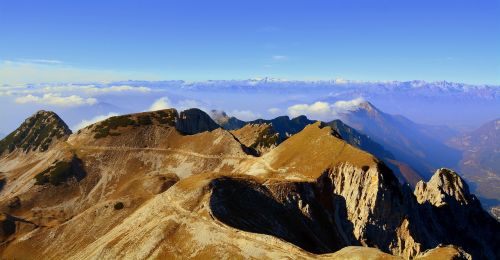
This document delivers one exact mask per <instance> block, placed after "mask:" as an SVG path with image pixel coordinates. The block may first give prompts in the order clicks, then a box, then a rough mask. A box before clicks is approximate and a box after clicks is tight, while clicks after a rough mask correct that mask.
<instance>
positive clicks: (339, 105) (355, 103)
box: [333, 97, 365, 110]
mask: <svg viewBox="0 0 500 260" xmlns="http://www.w3.org/2000/svg"><path fill="white" fill-rule="evenodd" d="M363 102H365V99H364V98H361V97H360V98H356V99H353V100H340V101H337V102H335V104H333V106H334V107H335V109H336V110H353V109H356V108H357V107H359V105H360V104H361V103H363Z"/></svg>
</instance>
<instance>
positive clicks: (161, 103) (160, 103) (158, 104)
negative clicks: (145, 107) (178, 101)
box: [149, 97, 172, 111]
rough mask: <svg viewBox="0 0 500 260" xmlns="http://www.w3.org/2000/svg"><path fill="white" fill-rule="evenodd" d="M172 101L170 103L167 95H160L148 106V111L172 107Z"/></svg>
mask: <svg viewBox="0 0 500 260" xmlns="http://www.w3.org/2000/svg"><path fill="white" fill-rule="evenodd" d="M171 104H172V103H170V100H169V99H168V97H162V98H160V99H158V100H156V101H155V102H154V103H153V104H152V105H151V106H150V107H149V111H156V110H162V109H167V108H172V105H171Z"/></svg>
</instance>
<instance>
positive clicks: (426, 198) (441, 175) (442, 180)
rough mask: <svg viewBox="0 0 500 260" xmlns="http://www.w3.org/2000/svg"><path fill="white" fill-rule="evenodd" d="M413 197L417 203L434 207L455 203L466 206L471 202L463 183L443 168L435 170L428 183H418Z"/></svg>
mask: <svg viewBox="0 0 500 260" xmlns="http://www.w3.org/2000/svg"><path fill="white" fill-rule="evenodd" d="M415 196H416V197H417V201H418V202H419V203H421V204H422V203H425V202H429V203H430V204H432V205H434V206H436V207H441V206H443V205H447V204H449V203H457V202H458V203H459V204H460V205H467V204H469V203H470V200H472V197H471V194H470V193H469V187H468V186H467V184H466V183H465V181H464V180H463V179H462V178H460V176H459V175H458V174H457V173H456V172H454V171H452V170H449V169H445V168H441V169H439V170H437V171H436V173H434V175H433V176H432V178H431V179H430V180H429V182H423V181H420V182H418V183H417V186H416V187H415Z"/></svg>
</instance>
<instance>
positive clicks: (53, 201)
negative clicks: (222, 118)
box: [0, 110, 500, 259]
mask: <svg viewBox="0 0 500 260" xmlns="http://www.w3.org/2000/svg"><path fill="white" fill-rule="evenodd" d="M169 111H170V113H167V111H164V113H165V114H167V116H165V115H162V114H163V113H159V112H158V111H155V112H146V113H139V114H132V115H125V116H123V118H121V119H120V120H118V122H119V123H116V118H113V119H111V120H109V121H101V122H98V123H96V124H94V125H91V126H89V127H87V128H84V129H82V130H81V131H79V132H77V133H74V134H72V135H71V136H70V137H69V138H68V139H67V140H66V141H63V142H61V143H58V144H57V145H53V146H50V147H49V149H48V150H47V151H45V152H43V153H31V154H28V155H27V156H26V157H23V158H22V160H20V158H13V157H12V156H0V171H1V172H2V174H3V175H4V176H5V177H6V183H5V185H4V187H3V189H1V190H0V210H1V211H2V212H5V214H9V215H12V216H15V217H16V218H19V219H24V220H26V221H30V222H32V223H34V224H35V225H33V226H30V225H28V226H24V227H23V228H17V227H16V229H15V230H14V231H13V232H9V233H8V234H9V235H7V236H6V237H5V241H6V242H5V243H3V244H2V245H1V246H0V254H1V255H2V257H5V258H25V257H36V256H44V257H48V258H74V259H87V258H100V259H116V258H122V257H133V258H138V259H143V258H183V257H200V258H207V257H209V258H221V257H231V256H232V257H243V258H244V257H259V258H268V259H271V258H283V257H299V258H304V259H312V258H328V257H331V258H333V259H336V258H338V259H342V258H343V257H345V256H346V254H352V255H364V257H370V256H380V257H382V256H384V257H391V256H390V255H388V254H392V255H395V256H397V257H402V258H406V259H408V258H413V257H415V258H416V257H420V256H422V257H424V256H429V255H432V254H434V255H442V254H444V252H448V251H450V252H452V253H453V254H456V255H462V256H467V253H468V254H471V255H472V256H473V257H475V258H484V257H487V258H491V257H496V256H498V255H500V254H499V253H500V252H497V251H495V248H499V247H498V245H499V241H498V238H497V237H496V236H495V234H498V232H499V230H500V227H499V225H500V223H498V222H496V221H495V220H494V219H492V218H491V217H489V215H488V214H487V213H485V212H484V211H483V210H482V209H481V206H480V203H479V201H477V200H474V199H473V198H474V197H473V196H472V195H471V196H470V197H471V199H470V200H468V202H469V203H467V204H463V205H462V204H460V203H459V201H461V199H460V198H461V197H460V196H458V197H457V196H451V197H450V199H449V201H451V202H453V201H456V202H457V203H448V204H449V205H450V206H441V207H437V206H436V205H433V204H431V203H428V202H427V199H426V198H428V197H429V196H431V195H432V194H433V192H434V191H435V189H434V188H433V189H431V190H430V191H429V193H428V192H427V190H422V192H419V193H417V194H422V196H421V197H422V198H424V199H422V200H421V201H420V202H423V203H419V202H418V201H417V196H416V195H414V192H413V191H410V190H409V187H408V186H404V185H401V184H400V183H399V181H398V180H397V178H396V176H395V175H394V173H393V172H392V171H391V170H390V169H389V168H388V167H387V166H386V165H385V163H384V162H383V161H381V160H379V159H378V158H376V157H375V156H374V155H372V154H370V153H368V152H366V151H363V150H360V149H359V148H357V147H356V146H354V145H351V144H349V143H347V142H345V140H343V139H342V138H341V135H340V134H339V133H337V131H336V130H335V129H334V128H332V127H330V126H327V125H324V124H322V123H321V122H315V123H313V124H310V125H307V126H306V127H304V129H302V130H301V131H299V132H298V133H296V134H294V135H292V136H290V137H289V138H287V139H286V140H285V141H283V142H282V143H280V144H279V145H277V146H276V147H275V148H272V149H270V150H269V151H267V152H266V153H264V154H262V155H261V156H256V155H255V154H253V153H251V152H250V153H249V151H248V150H246V148H245V147H246V146H245V145H243V144H242V143H240V142H239V140H238V138H236V137H235V136H234V135H233V134H232V133H230V132H228V131H226V130H224V129H222V128H215V129H213V130H210V127H207V121H206V116H208V115H206V114H205V115H206V116H205V115H203V114H201V115H200V113H203V112H199V111H198V110H192V111H194V112H196V113H198V116H194V117H190V118H192V120H187V119H189V118H188V117H187V118H185V119H186V121H185V123H187V125H183V128H182V129H191V130H192V129H198V130H199V131H197V133H194V134H191V133H185V132H182V131H179V130H178V129H177V128H176V126H177V124H176V122H175V118H176V117H175V116H174V115H175V112H176V111H175V112H174V111H173V110H169ZM146 115H147V116H148V117H147V118H146V117H145V116H146ZM168 115H172V117H170V116H168ZM140 118H141V119H140ZM148 118H149V119H148ZM106 122H107V123H106ZM111 122H115V123H111ZM122 122H125V123H123V124H122ZM209 122H210V121H209ZM115 126H116V127H115ZM208 126H210V123H208ZM96 128H97V129H101V130H99V131H97V132H96ZM102 129H108V130H102ZM100 132H103V133H106V134H107V135H105V136H104V134H102V136H101V135H97V137H96V134H99V133H100ZM75 156H76V158H78V159H79V160H81V163H79V164H78V165H79V166H78V167H81V168H79V169H80V170H81V171H82V172H83V173H84V174H83V178H69V179H64V180H63V181H62V182H61V183H60V184H57V185H55V184H53V183H50V182H47V183H43V184H38V185H37V184H35V181H36V180H35V179H36V178H35V176H37V174H38V173H41V172H44V171H45V170H46V169H50V167H52V166H53V165H54V162H58V161H61V160H69V159H70V158H75ZM49 172H50V171H49ZM436 174H437V176H440V174H441V173H439V172H437V173H435V175H436ZM443 174H444V173H443ZM448 175H450V176H451V177H452V179H453V180H454V181H453V182H450V181H449V180H448V179H449V178H447V177H443V178H439V180H442V182H443V184H446V185H447V184H448V183H450V184H451V183H459V182H460V181H461V179H459V178H460V177H459V176H458V175H456V174H455V173H452V172H451V171H450V172H449V174H448ZM443 176H447V175H443ZM429 183H430V184H428V185H427V187H434V186H433V185H432V183H436V187H437V188H438V189H439V187H445V186H446V185H445V186H443V185H442V184H441V183H440V182H436V181H431V182H429ZM448 186H449V187H450V189H449V190H448V191H447V194H456V193H457V192H458V193H460V194H464V196H465V197H467V198H468V197H469V195H468V193H466V192H465V191H466V190H465V189H463V188H460V187H459V186H460V185H448ZM419 196H420V195H419ZM432 196H433V195H432ZM432 196H431V197H432ZM438 197H439V196H438ZM454 212H457V213H456V214H455V213H454ZM280 216H281V217H280ZM444 216H448V217H450V218H453V220H454V221H455V222H454V223H453V224H448V223H447V220H446V218H445V217H444ZM474 217H475V218H477V220H475V219H474ZM9 223H10V222H9ZM462 227H466V228H464V229H462ZM458 233H459V234H460V236H455V235H454V234H458ZM440 244H447V245H449V244H455V245H456V246H458V247H460V248H463V250H465V252H467V253H464V252H463V251H461V250H462V249H460V248H458V247H453V246H450V247H442V246H440ZM476 245H479V246H476ZM351 246H354V247H351ZM360 246H363V247H360ZM367 247H371V248H367ZM373 247H377V248H378V249H374V248H373ZM217 248H219V249H220V248H224V250H216V249H217ZM379 250H380V251H379ZM428 250H431V251H428ZM382 252H384V253H385V254H384V253H382ZM316 253H326V254H325V255H318V254H316Z"/></svg>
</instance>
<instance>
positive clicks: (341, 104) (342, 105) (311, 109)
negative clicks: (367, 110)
mask: <svg viewBox="0 0 500 260" xmlns="http://www.w3.org/2000/svg"><path fill="white" fill-rule="evenodd" d="M364 101H365V100H364V99H363V98H356V99H353V100H340V101H337V102H335V103H333V104H330V103H328V102H323V101H317V102H314V103H313V104H297V105H293V106H290V107H288V109H287V112H288V114H289V115H290V116H292V117H297V116H300V115H305V116H307V117H309V118H312V119H317V120H332V119H333V118H334V117H337V115H338V114H339V113H342V112H345V111H349V110H354V109H356V108H357V107H358V106H359V105H360V104H361V103H363V102H364Z"/></svg>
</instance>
